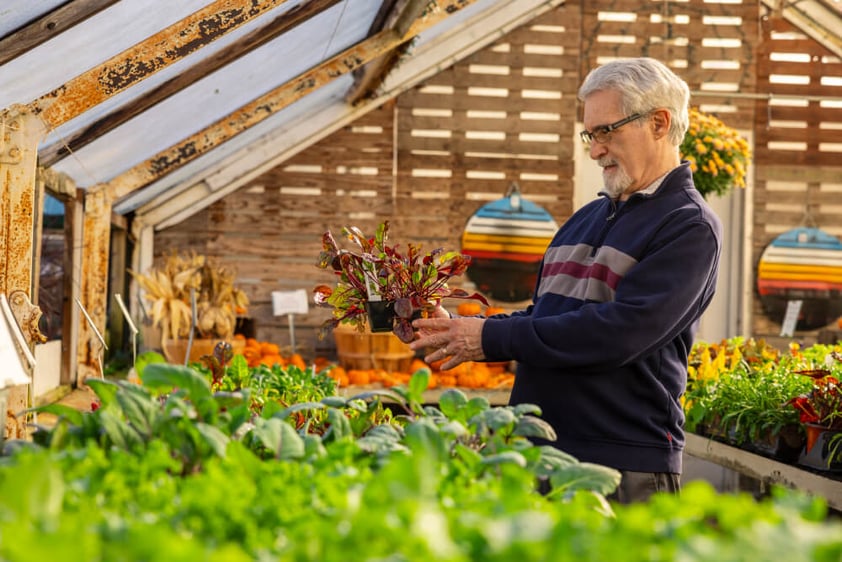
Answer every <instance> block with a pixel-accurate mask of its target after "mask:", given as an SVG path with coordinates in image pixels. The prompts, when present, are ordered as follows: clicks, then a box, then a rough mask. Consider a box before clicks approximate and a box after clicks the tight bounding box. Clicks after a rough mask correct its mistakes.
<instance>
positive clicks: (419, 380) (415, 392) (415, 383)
mask: <svg viewBox="0 0 842 562" xmlns="http://www.w3.org/2000/svg"><path fill="white" fill-rule="evenodd" d="M429 384H430V372H429V371H427V370H426V369H420V370H418V371H415V373H414V374H413V375H412V377H411V378H410V379H409V394H408V397H409V399H410V401H415V402H419V403H421V402H424V391H425V390H427V386H428V385H429Z"/></svg>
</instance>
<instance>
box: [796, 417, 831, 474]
mask: <svg viewBox="0 0 842 562" xmlns="http://www.w3.org/2000/svg"><path fill="white" fill-rule="evenodd" d="M804 429H806V431H807V443H806V444H805V445H804V449H803V450H802V451H801V455H800V456H799V457H798V464H800V465H802V466H807V467H810V468H814V469H816V470H823V471H827V472H842V431H838V430H834V429H827V428H826V427H824V426H821V425H817V424H812V423H807V424H804Z"/></svg>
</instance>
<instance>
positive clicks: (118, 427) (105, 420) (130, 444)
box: [97, 410, 141, 451]
mask: <svg viewBox="0 0 842 562" xmlns="http://www.w3.org/2000/svg"><path fill="white" fill-rule="evenodd" d="M97 412H98V414H99V420H100V424H101V425H102V429H103V431H104V432H105V435H106V436H107V437H108V439H109V440H110V441H111V443H112V444H113V445H114V446H115V447H117V448H119V449H123V450H124V451H131V450H134V448H135V446H138V445H140V444H141V440H140V436H139V435H138V433H137V432H136V431H135V430H134V429H132V428H131V427H130V426H129V425H128V424H127V423H126V422H125V421H123V420H121V419H120V418H119V417H117V416H116V415H114V414H113V413H111V411H110V410H98V411H97Z"/></svg>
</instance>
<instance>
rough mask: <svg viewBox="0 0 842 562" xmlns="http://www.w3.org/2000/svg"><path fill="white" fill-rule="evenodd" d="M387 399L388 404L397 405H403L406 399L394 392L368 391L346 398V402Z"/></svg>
mask: <svg viewBox="0 0 842 562" xmlns="http://www.w3.org/2000/svg"><path fill="white" fill-rule="evenodd" d="M381 397H382V398H388V399H389V401H390V402H396V403H398V404H404V403H405V402H406V399H405V398H404V397H403V395H402V394H399V393H397V392H395V391H394V390H385V389H384V390H368V391H366V392H361V393H359V394H355V395H354V396H351V397H350V398H348V400H368V399H370V398H381Z"/></svg>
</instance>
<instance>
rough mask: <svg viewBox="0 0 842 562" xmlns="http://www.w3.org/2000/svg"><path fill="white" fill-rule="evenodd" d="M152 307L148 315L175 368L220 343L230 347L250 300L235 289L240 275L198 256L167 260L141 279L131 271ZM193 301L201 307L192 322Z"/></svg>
mask: <svg viewBox="0 0 842 562" xmlns="http://www.w3.org/2000/svg"><path fill="white" fill-rule="evenodd" d="M129 273H130V274H131V275H132V277H133V278H134V279H135V280H136V281H137V282H138V284H139V285H140V287H141V288H142V289H143V298H144V299H145V300H146V301H147V302H149V303H150V305H151V306H150V307H149V315H150V317H151V319H152V323H153V325H154V326H156V327H158V328H160V329H161V347H162V349H163V351H164V355H165V356H167V359H168V360H170V361H171V362H173V363H180V362H182V361H181V360H179V357H178V355H179V353H180V352H179V350H182V351H181V353H184V352H186V350H187V348H188V347H190V348H191V353H190V360H191V361H193V360H196V359H198V357H199V356H201V355H205V354H210V353H211V352H212V350H213V346H214V344H215V343H216V342H218V341H220V340H223V341H231V340H232V338H233V335H234V326H235V324H236V320H237V315H239V314H245V312H246V310H247V307H248V305H249V299H248V297H247V296H246V294H245V293H244V292H243V291H242V290H240V289H238V288H237V287H235V286H234V279H235V277H236V274H235V272H234V270H233V269H231V268H228V267H224V266H222V265H220V264H219V262H218V261H217V260H216V259H213V258H208V257H206V256H203V255H198V254H196V253H191V254H189V255H188V254H178V253H176V252H173V253H171V254H170V255H168V256H167V257H166V258H165V260H164V262H163V265H161V266H160V267H153V268H151V269H150V270H149V271H148V272H147V273H145V274H141V273H136V272H134V271H131V270H129ZM191 295H193V297H192V298H195V302H196V318H195V323H194V322H193V314H192V304H191V302H192V301H191Z"/></svg>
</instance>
